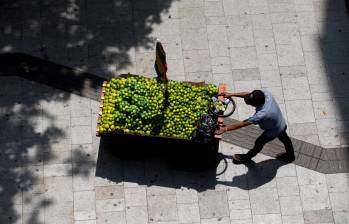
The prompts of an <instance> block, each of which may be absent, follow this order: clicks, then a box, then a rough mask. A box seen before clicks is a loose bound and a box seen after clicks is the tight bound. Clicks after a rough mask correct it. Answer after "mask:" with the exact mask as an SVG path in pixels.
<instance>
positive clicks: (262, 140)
mask: <svg viewBox="0 0 349 224" xmlns="http://www.w3.org/2000/svg"><path fill="white" fill-rule="evenodd" d="M286 129H287V127H285V129H284V130H283V131H282V132H281V133H280V134H279V135H278V136H277V138H278V139H279V140H280V141H281V142H282V143H283V144H284V145H285V149H286V152H287V154H290V155H294V149H293V145H292V142H291V139H290V138H289V137H288V135H287V133H286ZM275 138H276V137H274V138H270V137H267V136H266V134H265V132H263V134H262V135H261V136H259V137H258V138H257V139H256V141H255V143H254V147H253V148H252V149H251V150H250V151H249V152H248V153H247V156H248V157H250V158H252V157H254V156H255V155H257V154H258V153H259V152H260V151H262V149H263V147H264V145H265V144H267V143H268V142H270V141H272V140H274V139H275Z"/></svg>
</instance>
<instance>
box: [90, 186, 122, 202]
mask: <svg viewBox="0 0 349 224" xmlns="http://www.w3.org/2000/svg"><path fill="white" fill-rule="evenodd" d="M95 191H96V200H105V199H123V198H124V197H125V194H124V188H123V187H122V186H101V187H98V186H97V187H96V188H95Z"/></svg>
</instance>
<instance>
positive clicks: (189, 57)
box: [183, 50, 211, 72]
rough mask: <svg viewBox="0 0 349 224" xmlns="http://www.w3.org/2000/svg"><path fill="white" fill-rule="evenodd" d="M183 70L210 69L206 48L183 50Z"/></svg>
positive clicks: (197, 70)
mask: <svg viewBox="0 0 349 224" xmlns="http://www.w3.org/2000/svg"><path fill="white" fill-rule="evenodd" d="M183 57H184V68H185V72H199V71H210V70H211V68H210V58H209V52H208V50H193V51H183Z"/></svg>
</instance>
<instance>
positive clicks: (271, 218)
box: [253, 214, 282, 224]
mask: <svg viewBox="0 0 349 224" xmlns="http://www.w3.org/2000/svg"><path fill="white" fill-rule="evenodd" d="M253 223H255V224H263V223H275V224H281V223H282V220H281V215H280V214H265V215H253Z"/></svg>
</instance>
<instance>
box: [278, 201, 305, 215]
mask: <svg viewBox="0 0 349 224" xmlns="http://www.w3.org/2000/svg"><path fill="white" fill-rule="evenodd" d="M280 208H281V214H282V215H300V214H302V204H301V199H300V197H299V196H286V197H280Z"/></svg>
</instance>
